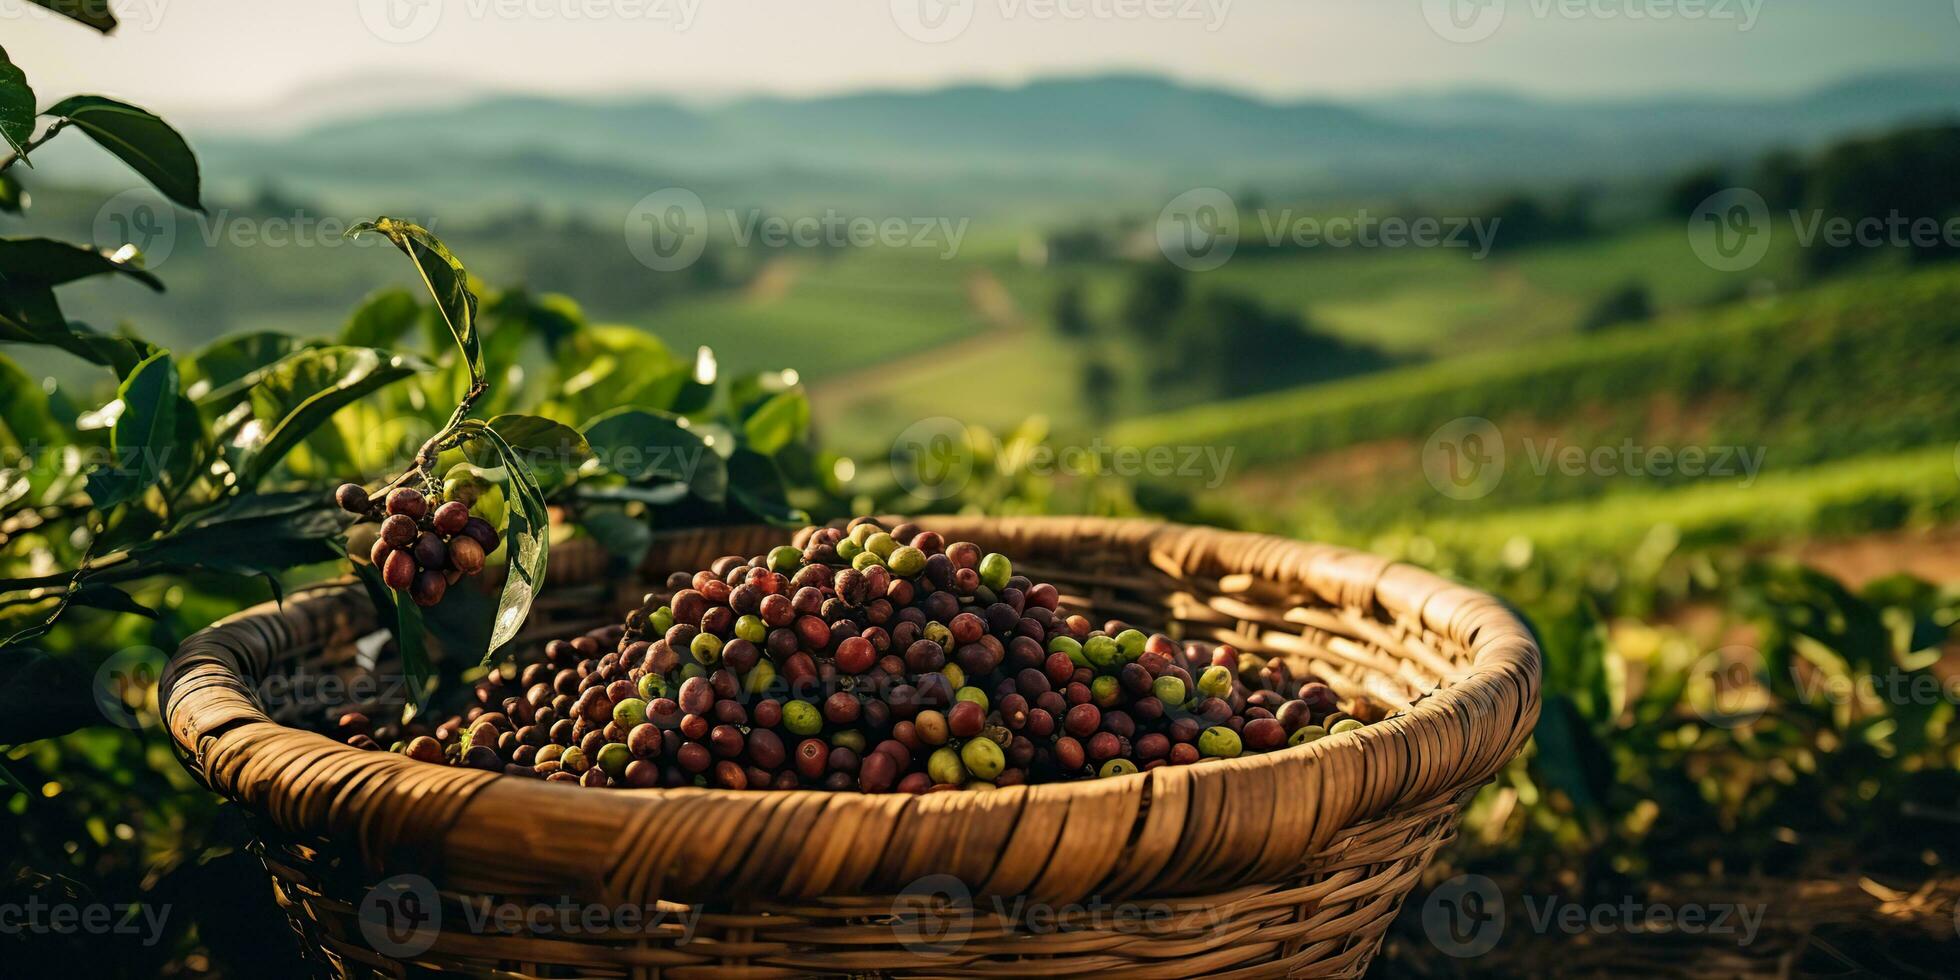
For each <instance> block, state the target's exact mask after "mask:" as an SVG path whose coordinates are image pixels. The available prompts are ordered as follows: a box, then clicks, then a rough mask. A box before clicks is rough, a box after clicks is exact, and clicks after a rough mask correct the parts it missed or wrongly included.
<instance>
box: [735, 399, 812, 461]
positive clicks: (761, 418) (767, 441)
mask: <svg viewBox="0 0 1960 980" xmlns="http://www.w3.org/2000/svg"><path fill="white" fill-rule="evenodd" d="M809 431H810V399H809V398H807V397H805V396H804V394H803V392H801V391H794V390H792V391H785V392H781V393H779V394H775V395H771V396H770V397H769V399H768V400H767V401H765V402H763V403H762V404H761V405H758V406H756V409H755V412H754V413H753V414H751V415H749V417H748V418H747V419H744V420H743V422H742V438H743V440H744V441H745V442H747V443H748V447H749V448H750V449H753V450H755V451H756V452H759V453H761V454H763V455H764V456H774V455H775V454H776V453H778V452H780V451H781V450H782V449H783V447H785V446H788V445H789V444H790V443H793V442H797V441H799V440H801V439H802V438H803V437H804V435H806V434H807V433H808V432H809Z"/></svg>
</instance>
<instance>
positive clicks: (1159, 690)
mask: <svg viewBox="0 0 1960 980" xmlns="http://www.w3.org/2000/svg"><path fill="white" fill-rule="evenodd" d="M1150 693H1151V694H1154V695H1156V697H1157V700H1159V701H1162V702H1164V707H1166V708H1175V707H1177V706H1178V705H1180V704H1183V703H1184V681H1182V680H1180V679H1178V678H1176V677H1173V676H1171V675H1169V674H1165V675H1164V676H1162V677H1159V678H1157V679H1156V680H1154V681H1151V682H1150Z"/></svg>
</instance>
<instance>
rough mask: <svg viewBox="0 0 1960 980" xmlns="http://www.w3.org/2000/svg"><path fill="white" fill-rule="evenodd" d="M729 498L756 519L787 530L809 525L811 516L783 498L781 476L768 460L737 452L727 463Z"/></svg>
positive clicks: (771, 461)
mask: <svg viewBox="0 0 1960 980" xmlns="http://www.w3.org/2000/svg"><path fill="white" fill-rule="evenodd" d="M728 495H729V496H730V497H732V498H734V500H735V502H736V503H738V504H741V505H742V507H743V509H745V510H747V511H748V512H749V513H751V514H754V515H755V516H757V517H760V518H762V519H763V520H765V521H768V522H769V523H771V524H777V525H781V526H784V527H796V526H800V525H803V524H808V523H810V515H809V514H808V513H806V512H804V511H803V510H802V509H801V508H799V507H794V506H791V505H790V503H789V501H788V499H787V498H786V497H784V495H783V479H782V474H781V473H780V472H779V471H778V470H777V469H776V464H775V462H774V461H773V460H771V459H770V458H769V457H767V456H764V455H762V454H761V453H758V452H756V451H755V450H753V449H738V450H736V451H735V455H733V456H731V457H729V459H728Z"/></svg>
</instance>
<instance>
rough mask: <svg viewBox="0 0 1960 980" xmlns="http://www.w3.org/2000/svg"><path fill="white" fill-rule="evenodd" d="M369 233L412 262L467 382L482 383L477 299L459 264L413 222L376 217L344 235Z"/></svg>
mask: <svg viewBox="0 0 1960 980" xmlns="http://www.w3.org/2000/svg"><path fill="white" fill-rule="evenodd" d="M370 231H373V232H379V233H381V234H383V235H386V236H387V237H388V240H389V241H391V242H394V243H395V247H396V248H399V249H401V250H402V252H403V253H404V254H406V255H407V256H408V257H409V258H411V259H413V260H415V268H416V270H417V271H418V272H420V273H421V274H422V283H423V285H425V286H427V287H429V294H430V295H431V296H434V297H435V300H436V309H437V310H439V311H441V313H442V319H443V323H444V324H446V325H447V326H448V327H449V334H450V336H452V337H454V338H456V346H457V347H458V348H459V349H461V350H462V352H463V363H464V364H466V365H468V367H469V371H470V381H472V382H478V381H482V380H483V342H482V339H481V338H480V337H478V336H477V326H476V305H477V299H476V294H475V293H473V292H471V291H470V284H469V272H468V271H467V270H465V269H464V268H463V263H462V262H461V261H459V260H458V259H457V258H456V256H455V255H453V254H451V253H450V251H449V248H448V247H447V246H445V245H443V244H442V241H441V240H440V239H438V238H436V236H434V235H431V234H429V231H428V229H426V228H423V227H422V226H421V225H418V224H415V223H414V222H410V221H398V220H396V219H394V218H389V217H380V218H376V219H374V220H373V221H363V222H361V223H359V224H357V225H355V226H354V227H352V228H349V229H348V230H347V234H348V235H350V236H352V235H360V234H364V233H366V232H370Z"/></svg>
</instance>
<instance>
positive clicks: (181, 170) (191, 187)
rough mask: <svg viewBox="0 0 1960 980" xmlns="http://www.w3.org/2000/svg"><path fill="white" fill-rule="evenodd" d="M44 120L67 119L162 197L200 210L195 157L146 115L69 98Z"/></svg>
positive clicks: (111, 103)
mask: <svg viewBox="0 0 1960 980" xmlns="http://www.w3.org/2000/svg"><path fill="white" fill-rule="evenodd" d="M42 115H46V116H55V117H58V118H62V119H66V120H68V121H69V123H70V124H71V125H73V126H75V127H76V128H77V129H80V130H81V131H82V132H84V133H87V134H88V136H89V138H90V139H92V140H94V141H96V142H97V143H100V144H101V145H102V148H103V149H105V150H108V151H109V152H110V153H112V154H114V155H115V156H116V158H117V159H119V160H121V161H122V162H124V163H126V164H129V167H130V169H132V170H134V171H136V172H137V173H138V174H141V175H142V177H143V179H144V180H147V181H149V182H150V183H151V185H153V186H154V187H156V189H157V190H158V191H159V192H161V193H162V194H163V196H164V197H167V198H169V199H171V200H172V201H175V202H176V203H178V204H180V205H182V206H184V207H187V208H190V209H191V210H193V211H202V210H204V205H203V203H202V202H200V201H199V200H198V172H197V155H196V154H194V153H192V152H191V148H190V146H189V144H186V143H185V142H184V138H183V137H182V136H180V135H178V133H177V131H176V130H174V129H172V128H170V124H168V123H166V122H164V121H163V120H161V119H158V118H157V117H156V116H155V115H154V114H152V113H151V112H150V111H149V110H147V109H143V108H139V107H137V106H133V105H130V104H129V103H127V102H117V101H116V100H114V99H106V98H103V97H102V96H100V95H71V96H69V97H68V98H65V99H62V100H61V101H60V102H57V103H55V104H54V106H53V107H52V108H50V109H48V111H46V112H44V113H42Z"/></svg>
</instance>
